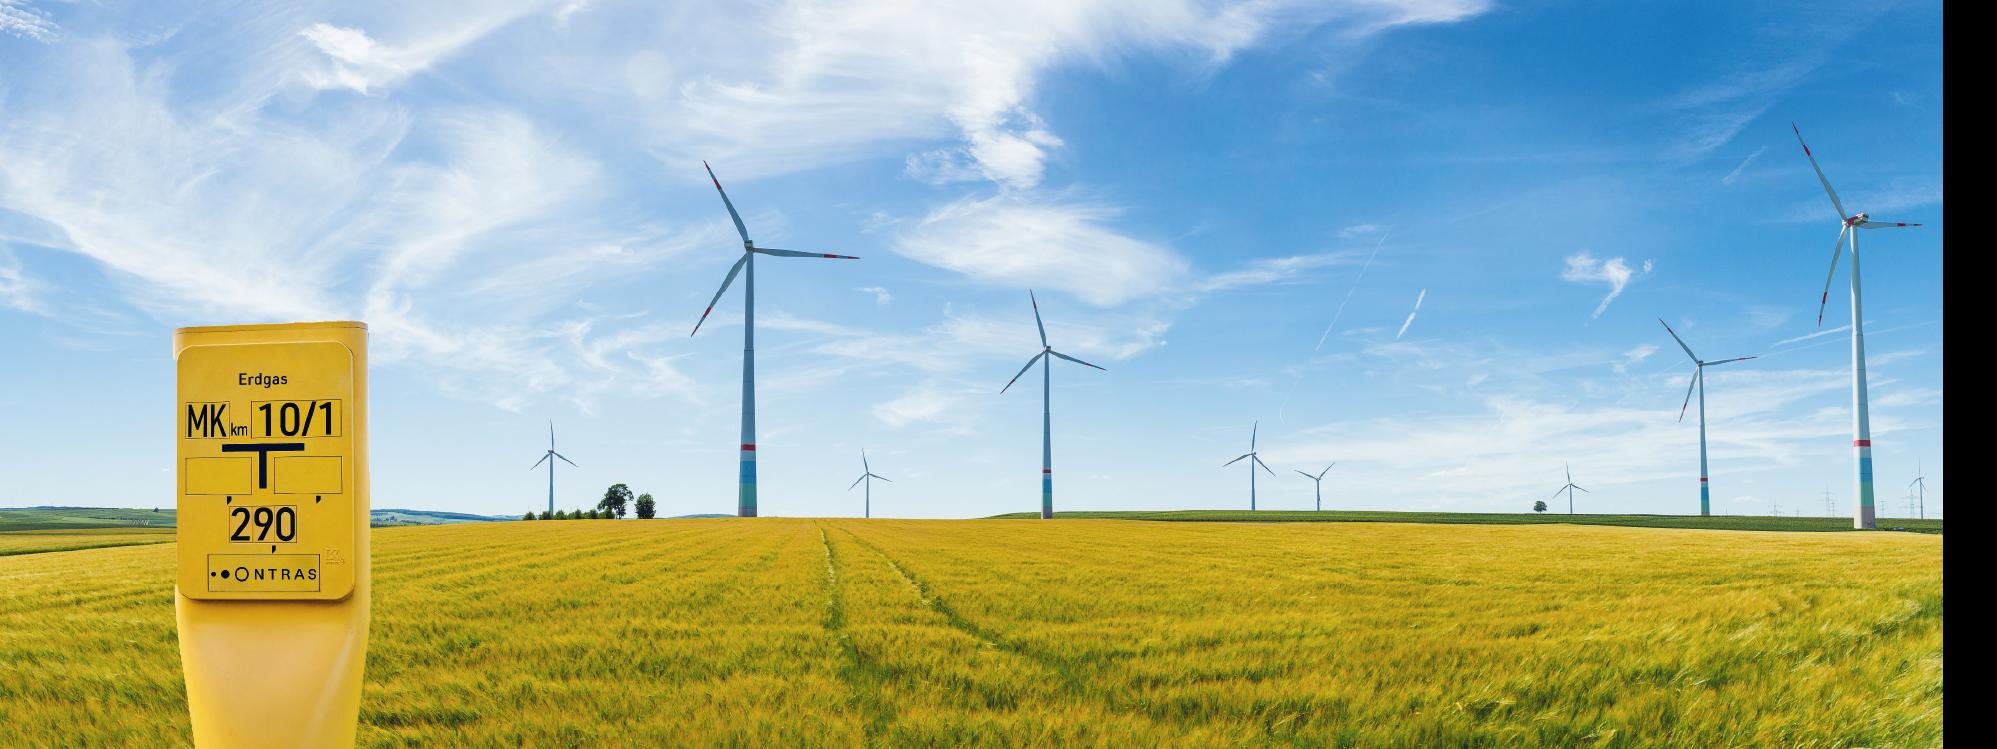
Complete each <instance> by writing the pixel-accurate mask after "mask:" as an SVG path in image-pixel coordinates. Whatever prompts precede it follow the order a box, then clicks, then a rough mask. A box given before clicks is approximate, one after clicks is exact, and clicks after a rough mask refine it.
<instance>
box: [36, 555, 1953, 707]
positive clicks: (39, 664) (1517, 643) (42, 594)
mask: <svg viewBox="0 0 1997 749" xmlns="http://www.w3.org/2000/svg"><path fill="white" fill-rule="evenodd" d="M374 540H375V548H374V555H375V563H374V564H375V566H374V570H375V604H374V612H373V624H372V627H373V629H372V635H371V640H370V645H369V652H368V662H367V675H366V686H365V691H364V694H363V697H362V711H361V724H362V725H361V730H360V739H359V744H360V745H362V746H410V747H415V746H453V745H469V746H544V747H567V746H576V747H584V746H589V747H593V746H742V747H770V746H869V745H873V746H1201V747H1208V746H1272V745H1273V746H1410V747H1412V746H1530V745H1559V746H1592V747H1633V746H1701V747H1721V746H1777V745H1779V746H1796V747H1845V746H1868V747H1889V746H1904V747H1915V746H1933V745H1938V744H1939V743H1941V725H1942V539H1941V538H1940V537H1938V536H1926V535H1914V534H1900V533H1842V534H1823V533H1747V532H1723V531H1699V530H1670V529H1647V528H1614V527H1585V526H1559V525H1548V526H1496V525H1493V526H1472V525H1402V524H1391V523H1364V524H1357V523H1355V524H1345V523H1327V524H1319V523H1299V524H1234V523H1147V522H1137V521H1113V520H1093V521H1052V522H1044V521H1011V520H979V521H884V520H874V521H856V520H780V519H763V520H753V521H741V520H674V521H619V522H610V521H599V522H566V523H564V522H549V523H494V524H467V525H450V526H434V527H409V528H384V529H377V530H376V531H375V533H374ZM173 553H174V551H173V545H172V544H156V545H146V546H130V547H122V548H105V549H90V550H81V551H67V552H60V553H40V554H21V555H16V556H7V557H0V746H9V747H14V746H172V745H185V744H186V743H187V741H188V739H187V736H188V729H187V718H186V714H185V702H184V696H183V692H182V686H181V681H180V673H179V671H180V669H179V656H178V651H177V649H176V643H175V639H174V630H173V622H174V617H173V604H172V582H171V577H172V566H173V560H174V558H173Z"/></svg>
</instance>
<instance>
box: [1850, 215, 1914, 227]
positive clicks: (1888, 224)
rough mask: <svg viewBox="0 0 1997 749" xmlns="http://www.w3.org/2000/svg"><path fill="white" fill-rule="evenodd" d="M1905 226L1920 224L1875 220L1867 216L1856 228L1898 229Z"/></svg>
mask: <svg viewBox="0 0 1997 749" xmlns="http://www.w3.org/2000/svg"><path fill="white" fill-rule="evenodd" d="M1906 226H1920V224H1909V223H1906V222H1904V221H1875V220H1873V219H1871V218H1870V217H1868V218H1866V220H1865V223H1863V224H1859V225H1858V228H1860V229H1898V228H1901V227H1906Z"/></svg>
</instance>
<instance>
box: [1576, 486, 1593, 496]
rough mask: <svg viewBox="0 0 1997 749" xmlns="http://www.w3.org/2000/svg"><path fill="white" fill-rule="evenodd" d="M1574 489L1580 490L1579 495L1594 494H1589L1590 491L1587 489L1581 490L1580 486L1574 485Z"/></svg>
mask: <svg viewBox="0 0 1997 749" xmlns="http://www.w3.org/2000/svg"><path fill="white" fill-rule="evenodd" d="M1574 488H1575V489H1580V491H1581V493H1582V494H1594V492H1591V491H1588V490H1587V489H1581V485H1580V484H1575V485H1574Z"/></svg>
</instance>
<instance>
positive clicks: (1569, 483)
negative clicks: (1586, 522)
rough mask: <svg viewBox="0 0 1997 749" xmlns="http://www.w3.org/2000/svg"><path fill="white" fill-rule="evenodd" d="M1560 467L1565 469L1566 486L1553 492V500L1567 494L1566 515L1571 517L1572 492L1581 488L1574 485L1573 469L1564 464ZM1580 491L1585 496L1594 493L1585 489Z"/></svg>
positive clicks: (1572, 507) (1572, 505) (1572, 509)
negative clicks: (1563, 493) (1561, 494)
mask: <svg viewBox="0 0 1997 749" xmlns="http://www.w3.org/2000/svg"><path fill="white" fill-rule="evenodd" d="M1561 465H1563V466H1566V467H1567V484H1566V485H1565V486H1562V487H1560V488H1558V489H1555V490H1553V498H1554V499H1559V498H1560V493H1561V492H1567V514H1569V515H1572V514H1574V490H1575V489H1581V486H1580V485H1579V484H1576V483H1574V467H1573V466H1569V465H1567V464H1566V463H1562V464H1561ZM1581 491H1582V493H1585V494H1594V492H1591V491H1588V490H1587V489H1581Z"/></svg>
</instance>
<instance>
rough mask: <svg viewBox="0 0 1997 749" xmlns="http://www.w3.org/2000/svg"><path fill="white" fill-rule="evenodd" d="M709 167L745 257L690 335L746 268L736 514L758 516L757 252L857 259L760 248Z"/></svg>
mask: <svg viewBox="0 0 1997 749" xmlns="http://www.w3.org/2000/svg"><path fill="white" fill-rule="evenodd" d="M700 165H701V166H702V167H705V168H706V169H707V178H708V180H710V181H712V182H714V190H715V192H719V193H721V204H722V205H724V206H727V207H728V218H729V219H731V220H733V221H734V222H735V232H736V233H737V234H741V235H742V258H741V259H740V260H736V261H735V267H733V268H729V269H728V276H727V277H726V278H723V279H721V289H720V290H718V291H715V292H714V298H713V299H711V300H709V301H708V303H707V310H706V311H704V312H701V313H700V322H696V323H694V324H693V333H689V334H688V335H689V336H691V335H693V334H695V333H699V332H700V325H701V323H704V322H707V315H708V314H709V313H711V312H713V311H714V304H715V302H719V301H721V295H722V294H725V293H728V285H729V284H731V283H734V282H735V274H737V273H741V272H742V270H743V269H744V268H747V269H748V271H749V273H748V277H747V278H744V279H743V281H742V283H743V288H742V466H741V481H740V485H739V486H738V488H737V490H736V498H735V514H737V515H740V516H742V517H745V518H753V517H755V516H756V255H758V254H761V255H771V256H774V257H815V258H827V259H834V260H858V259H859V258H857V257H853V256H851V255H833V254H829V253H823V252H797V251H794V250H778V249H772V248H769V247H757V246H756V243H755V242H753V241H751V240H750V239H749V229H748V227H746V226H743V225H742V216H741V214H738V213H736V212H735V204H734V203H733V202H731V201H730V200H728V191H726V190H723V189H721V180H719V179H716V178H715V176H714V167H710V166H707V162H705V161H703V162H700Z"/></svg>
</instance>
